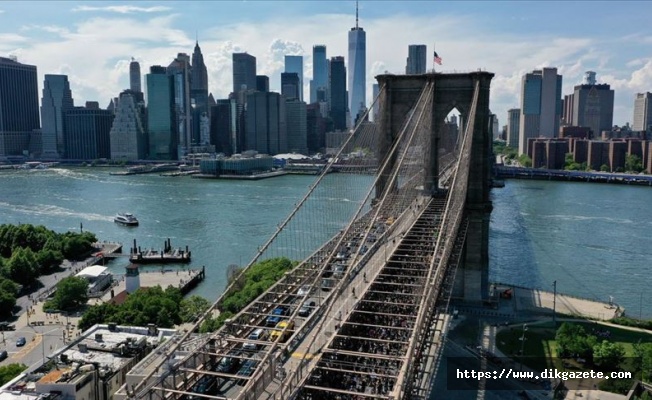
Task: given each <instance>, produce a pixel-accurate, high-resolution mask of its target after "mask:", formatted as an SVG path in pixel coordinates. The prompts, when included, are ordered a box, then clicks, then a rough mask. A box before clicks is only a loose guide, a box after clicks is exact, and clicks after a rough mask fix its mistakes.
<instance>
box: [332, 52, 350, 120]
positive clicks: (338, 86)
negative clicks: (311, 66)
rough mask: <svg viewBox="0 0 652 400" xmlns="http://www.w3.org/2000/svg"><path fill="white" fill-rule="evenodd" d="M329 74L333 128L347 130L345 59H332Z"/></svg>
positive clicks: (339, 57)
mask: <svg viewBox="0 0 652 400" xmlns="http://www.w3.org/2000/svg"><path fill="white" fill-rule="evenodd" d="M329 65H330V71H329V74H328V79H329V85H328V86H329V89H328V93H329V94H330V115H331V118H332V119H333V128H334V129H338V130H345V129H346V126H347V123H346V109H347V107H346V67H345V66H344V57H342V56H337V57H333V58H331V61H330V64H329Z"/></svg>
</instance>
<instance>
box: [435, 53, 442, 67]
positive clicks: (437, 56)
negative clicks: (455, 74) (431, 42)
mask: <svg viewBox="0 0 652 400" xmlns="http://www.w3.org/2000/svg"><path fill="white" fill-rule="evenodd" d="M435 63H436V64H439V65H441V57H439V54H437V52H436V51H435Z"/></svg>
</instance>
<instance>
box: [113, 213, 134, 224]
mask: <svg viewBox="0 0 652 400" xmlns="http://www.w3.org/2000/svg"><path fill="white" fill-rule="evenodd" d="M113 221H114V222H115V223H117V224H122V225H127V226H138V219H137V218H136V217H135V216H134V215H133V214H130V213H118V214H117V215H116V216H115V218H113Z"/></svg>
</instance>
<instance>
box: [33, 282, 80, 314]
mask: <svg viewBox="0 0 652 400" xmlns="http://www.w3.org/2000/svg"><path fill="white" fill-rule="evenodd" d="M87 301H88V281H87V280H86V279H84V278H82V277H78V276H69V277H67V278H63V279H62V280H61V281H59V283H58V284H57V291H56V292H55V293H54V298H53V299H52V300H50V301H48V302H46V303H45V304H44V306H43V308H44V309H45V310H72V309H75V308H77V307H79V306H81V305H82V304H86V302H87Z"/></svg>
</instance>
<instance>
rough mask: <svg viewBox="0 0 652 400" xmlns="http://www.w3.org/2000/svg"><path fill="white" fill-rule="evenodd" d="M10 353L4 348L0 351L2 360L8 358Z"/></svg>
mask: <svg viewBox="0 0 652 400" xmlns="http://www.w3.org/2000/svg"><path fill="white" fill-rule="evenodd" d="M8 356H9V355H8V354H7V350H2V351H0V361H3V360H4V359H5V358H7V357H8Z"/></svg>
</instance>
